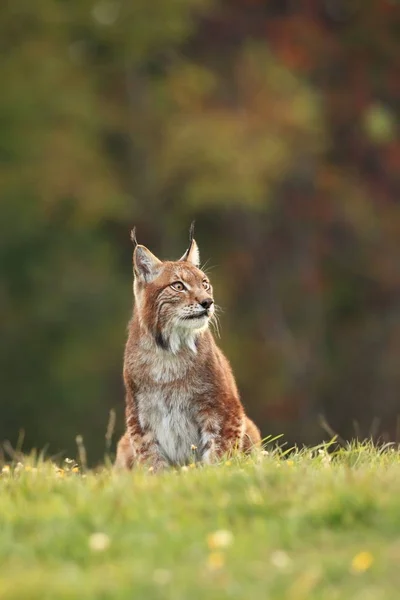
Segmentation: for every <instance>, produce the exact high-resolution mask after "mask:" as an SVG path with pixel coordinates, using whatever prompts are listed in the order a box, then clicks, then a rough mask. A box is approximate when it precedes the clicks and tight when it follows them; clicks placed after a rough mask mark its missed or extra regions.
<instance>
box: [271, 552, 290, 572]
mask: <svg viewBox="0 0 400 600" xmlns="http://www.w3.org/2000/svg"><path fill="white" fill-rule="evenodd" d="M271 563H272V564H273V565H274V567H276V568H277V569H282V570H284V569H287V568H288V567H289V565H290V563H291V559H290V557H289V556H288V555H287V554H286V552H284V551H283V550H276V551H275V552H273V553H272V555H271Z"/></svg>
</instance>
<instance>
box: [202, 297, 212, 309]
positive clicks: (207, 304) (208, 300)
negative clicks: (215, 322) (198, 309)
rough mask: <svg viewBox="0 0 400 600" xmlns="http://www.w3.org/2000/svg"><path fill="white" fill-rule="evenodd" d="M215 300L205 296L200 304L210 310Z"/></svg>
mask: <svg viewBox="0 0 400 600" xmlns="http://www.w3.org/2000/svg"><path fill="white" fill-rule="evenodd" d="M213 302H214V300H213V299H212V298H205V299H204V300H202V301H201V302H200V306H202V307H203V308H205V309H206V310H208V309H209V308H210V306H211V304H212V303H213Z"/></svg>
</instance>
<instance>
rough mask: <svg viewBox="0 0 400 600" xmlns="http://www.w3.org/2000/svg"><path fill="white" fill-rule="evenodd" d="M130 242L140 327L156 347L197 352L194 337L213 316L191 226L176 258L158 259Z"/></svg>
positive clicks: (212, 302)
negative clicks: (132, 246)
mask: <svg viewBox="0 0 400 600" xmlns="http://www.w3.org/2000/svg"><path fill="white" fill-rule="evenodd" d="M131 237H132V241H133V242H134V243H135V245H136V247H135V250H134V253H133V269H134V296H135V306H136V311H137V314H138V317H139V321H140V324H141V326H142V327H144V328H145V329H146V330H147V331H148V332H150V333H151V335H152V336H153V337H154V340H155V342H156V344H157V346H158V347H159V348H162V349H163V350H169V351H172V352H173V353H176V352H178V350H179V349H180V348H181V347H183V346H187V347H189V348H191V349H192V350H193V351H196V338H197V336H198V335H199V334H200V333H201V332H202V331H204V330H205V329H207V327H208V325H209V322H210V319H211V318H212V316H213V315H214V299H213V292H212V287H211V284H210V282H209V280H208V277H207V275H206V274H205V273H203V271H201V270H200V253H199V249H198V246H197V244H196V241H195V240H194V238H193V224H192V226H191V228H190V243H189V247H188V249H187V250H186V252H185V253H184V255H183V256H182V257H181V258H180V259H179V260H177V261H161V260H159V259H158V258H157V257H156V256H154V254H152V252H150V250H148V249H147V248H146V247H145V246H142V245H140V244H138V243H137V241H136V237H135V232H134V230H133V231H132V236H131Z"/></svg>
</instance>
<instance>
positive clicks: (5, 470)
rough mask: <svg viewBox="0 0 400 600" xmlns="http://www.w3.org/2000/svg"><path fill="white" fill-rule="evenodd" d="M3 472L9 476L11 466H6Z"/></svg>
mask: <svg viewBox="0 0 400 600" xmlns="http://www.w3.org/2000/svg"><path fill="white" fill-rule="evenodd" d="M1 472H2V473H3V475H8V474H9V473H10V465H4V467H3V468H2V470H1Z"/></svg>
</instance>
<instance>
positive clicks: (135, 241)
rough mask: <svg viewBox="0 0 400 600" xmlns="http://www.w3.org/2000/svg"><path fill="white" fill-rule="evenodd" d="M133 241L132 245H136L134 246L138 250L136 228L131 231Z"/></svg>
mask: <svg viewBox="0 0 400 600" xmlns="http://www.w3.org/2000/svg"><path fill="white" fill-rule="evenodd" d="M131 241H132V244H134V246H135V248H136V246H137V245H138V241H137V239H136V227H134V228H133V229H131Z"/></svg>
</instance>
